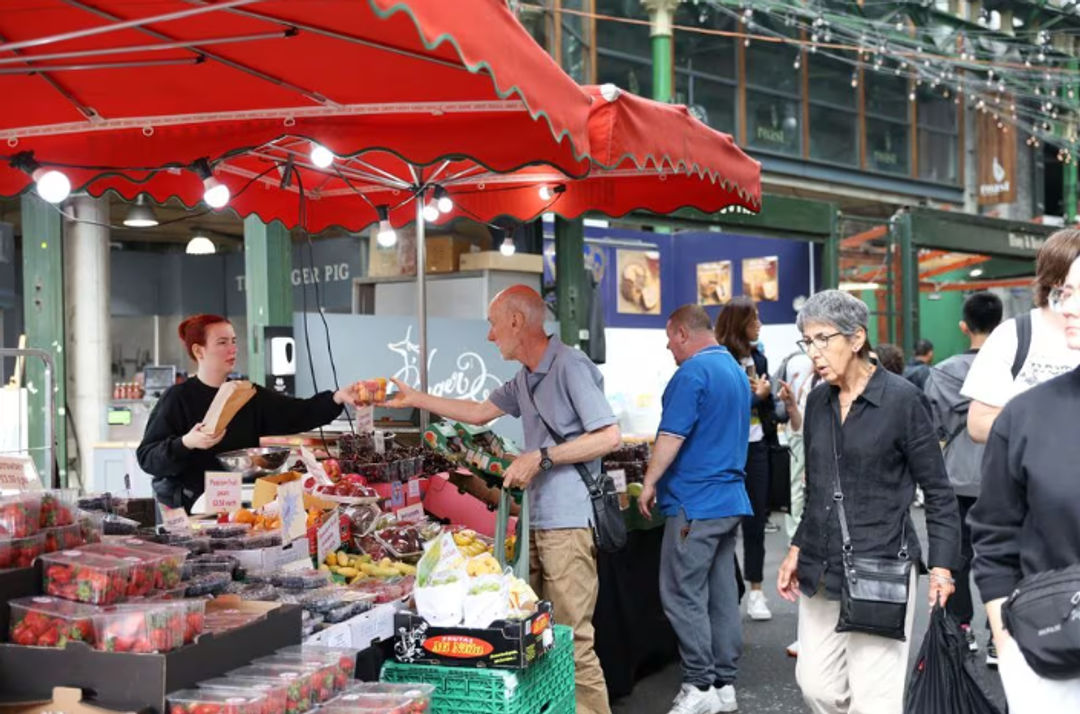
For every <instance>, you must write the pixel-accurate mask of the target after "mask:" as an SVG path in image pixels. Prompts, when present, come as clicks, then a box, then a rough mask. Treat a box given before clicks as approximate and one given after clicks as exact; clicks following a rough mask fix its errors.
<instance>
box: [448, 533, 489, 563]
mask: <svg viewBox="0 0 1080 714" xmlns="http://www.w3.org/2000/svg"><path fill="white" fill-rule="evenodd" d="M454 544H455V545H457V547H458V550H460V551H461V553H462V555H464V556H465V557H466V558H473V557H475V556H478V555H483V554H484V553H490V552H491V551H492V548H491V546H490V545H488V544H487V543H485V542H484V541H483V540H482V539H481V538H480V537H479V536H477V535H476V531H474V530H470V529H468V528H466V529H465V530H460V531H457V532H456V533H454Z"/></svg>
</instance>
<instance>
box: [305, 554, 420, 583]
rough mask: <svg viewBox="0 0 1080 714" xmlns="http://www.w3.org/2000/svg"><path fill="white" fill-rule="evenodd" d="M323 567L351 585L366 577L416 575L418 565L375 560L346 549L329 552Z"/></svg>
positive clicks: (385, 559)
mask: <svg viewBox="0 0 1080 714" xmlns="http://www.w3.org/2000/svg"><path fill="white" fill-rule="evenodd" d="M321 569H326V570H329V571H330V572H331V573H334V574H336V575H340V576H341V577H343V578H345V580H346V581H348V583H349V584H350V585H351V584H352V583H355V582H357V581H358V580H363V579H365V578H394V577H397V576H399V575H416V566H415V565H409V564H408V563H402V562H399V561H396V560H391V559H390V558H383V559H382V560H380V561H378V562H375V561H374V560H373V559H372V558H371V556H370V555H368V554H366V553H365V554H363V555H349V554H348V553H346V552H344V551H339V552H337V553H329V554H327V556H326V562H325V563H323V565H322V568H321Z"/></svg>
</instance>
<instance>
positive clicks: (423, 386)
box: [416, 191, 428, 433]
mask: <svg viewBox="0 0 1080 714" xmlns="http://www.w3.org/2000/svg"><path fill="white" fill-rule="evenodd" d="M424 233H425V226H424V191H420V192H419V193H418V194H417V196H416V319H417V322H418V323H419V334H420V336H419V340H420V361H419V363H418V365H417V366H418V367H419V368H420V391H421V392H424V393H425V394H426V393H427V389H428V346H427V276H426V275H425V272H426V271H425V270H424V266H425V255H424V253H425V249H426V246H425V245H424V242H425V236H424ZM427 425H428V413H427V411H425V410H423V409H421V410H420V431H421V433H423V432H424V431H425V430H426V429H427Z"/></svg>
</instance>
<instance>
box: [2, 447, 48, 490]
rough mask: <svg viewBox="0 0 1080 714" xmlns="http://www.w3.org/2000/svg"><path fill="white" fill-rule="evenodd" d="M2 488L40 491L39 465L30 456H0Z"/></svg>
mask: <svg viewBox="0 0 1080 714" xmlns="http://www.w3.org/2000/svg"><path fill="white" fill-rule="evenodd" d="M0 489H2V490H5V491H40V490H41V480H40V479H39V478H38V472H37V467H35V466H34V460H33V459H31V458H30V457H29V456H0Z"/></svg>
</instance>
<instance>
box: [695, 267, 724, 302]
mask: <svg viewBox="0 0 1080 714" xmlns="http://www.w3.org/2000/svg"><path fill="white" fill-rule="evenodd" d="M697 288H698V305H725V304H727V302H728V301H729V300H731V261H730V260H718V261H716V262H714V263H698V265H697Z"/></svg>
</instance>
